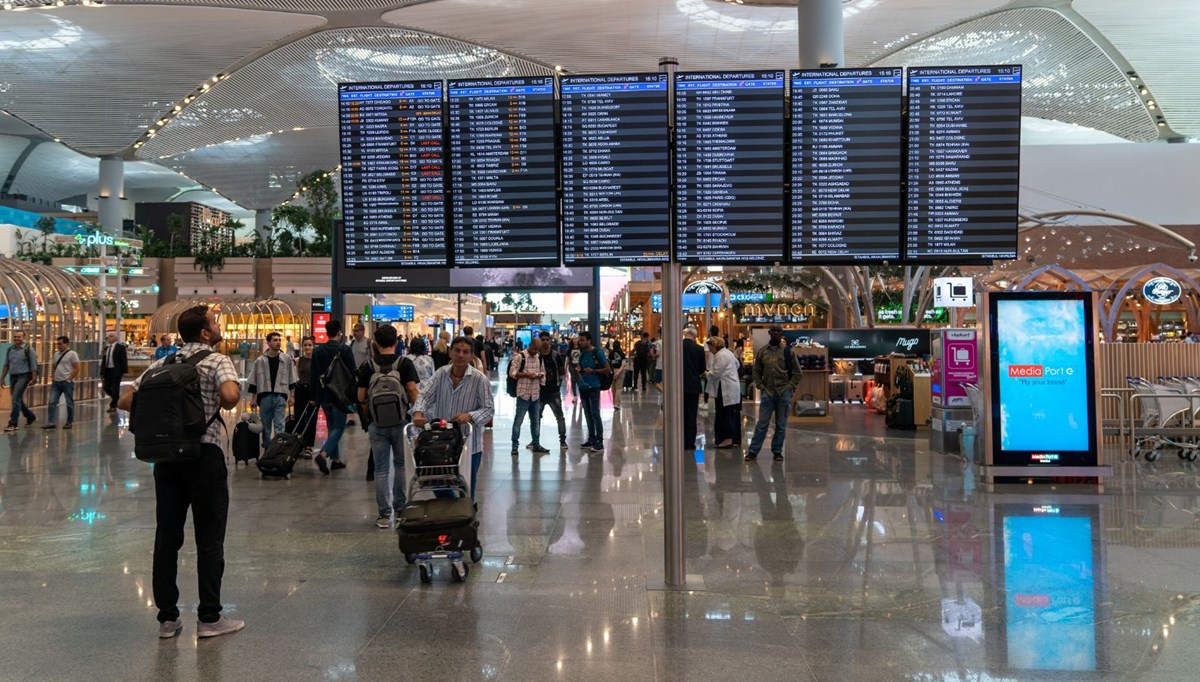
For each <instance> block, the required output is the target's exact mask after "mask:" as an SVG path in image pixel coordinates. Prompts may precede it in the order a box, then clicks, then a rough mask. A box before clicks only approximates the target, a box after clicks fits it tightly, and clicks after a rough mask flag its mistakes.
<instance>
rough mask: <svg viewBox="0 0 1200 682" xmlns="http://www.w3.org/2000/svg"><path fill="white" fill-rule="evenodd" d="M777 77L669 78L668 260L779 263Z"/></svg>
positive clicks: (780, 104)
mask: <svg viewBox="0 0 1200 682" xmlns="http://www.w3.org/2000/svg"><path fill="white" fill-rule="evenodd" d="M783 126H784V72H783V71H768V72H751V73H680V74H677V75H676V77H675V182H676V197H677V201H676V207H675V212H676V213H675V226H676V231H675V254H676V257H677V259H678V260H680V261H681V262H692V263H754V262H759V263H761V262H778V261H782V260H783V251H784V249H783V241H784V222H783V221H784V217H783V204H784V197H783V175H784V148H783V145H782V144H781V141H782V140H783V133H784V131H783Z"/></svg>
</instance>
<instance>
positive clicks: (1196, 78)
mask: <svg viewBox="0 0 1200 682" xmlns="http://www.w3.org/2000/svg"><path fill="white" fill-rule="evenodd" d="M1073 7H1074V8H1075V10H1076V11H1077V12H1079V13H1080V14H1081V15H1082V16H1083V17H1084V18H1085V19H1087V20H1088V21H1090V22H1091V23H1092V24H1093V25H1094V26H1095V27H1096V28H1098V29H1100V32H1101V33H1103V34H1104V37H1105V38H1108V40H1109V42H1111V43H1112V44H1113V45H1114V46H1115V47H1116V48H1117V49H1118V50H1120V51H1121V54H1123V55H1125V58H1126V59H1128V60H1129V63H1130V64H1132V65H1133V67H1134V68H1135V69H1137V72H1138V75H1139V76H1140V77H1141V78H1142V79H1143V80H1144V81H1145V82H1146V84H1147V85H1149V87H1150V89H1151V92H1152V93H1153V94H1154V96H1155V97H1156V98H1157V100H1158V105H1159V106H1160V107H1161V108H1162V111H1163V114H1164V115H1165V116H1166V117H1167V122H1168V123H1169V124H1170V126H1171V128H1172V129H1173V130H1175V131H1177V132H1180V133H1184V134H1187V135H1200V69H1197V65H1200V40H1197V33H1198V32H1200V2H1198V1H1197V0H1154V1H1153V2H1138V3H1130V2H1129V1H1128V0H1075V3H1074V5H1073Z"/></svg>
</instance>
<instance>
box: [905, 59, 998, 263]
mask: <svg viewBox="0 0 1200 682" xmlns="http://www.w3.org/2000/svg"><path fill="white" fill-rule="evenodd" d="M908 111H909V117H908V160H907V164H908V192H907V194H908V197H907V219H906V231H905V232H906V233H905V259H906V260H908V261H911V262H944V263H965V264H969V263H973V262H975V263H977V262H981V261H982V262H990V261H993V260H1012V259H1014V258H1016V257H1017V211H1018V196H1019V192H1020V187H1019V185H1020V156H1021V155H1020V151H1021V67H1020V66H963V67H928V68H925V67H923V68H911V69H909V70H908Z"/></svg>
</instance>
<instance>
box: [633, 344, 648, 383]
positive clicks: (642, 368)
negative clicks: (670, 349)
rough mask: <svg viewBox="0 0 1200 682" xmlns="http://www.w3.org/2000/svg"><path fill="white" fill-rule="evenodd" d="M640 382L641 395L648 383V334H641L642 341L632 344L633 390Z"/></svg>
mask: <svg viewBox="0 0 1200 682" xmlns="http://www.w3.org/2000/svg"><path fill="white" fill-rule="evenodd" d="M639 382H641V387H642V393H645V392H646V385H647V384H649V383H650V334H649V333H648V332H642V339H641V340H640V341H638V342H637V343H635V344H633V389H634V390H635V391H636V390H637V387H638V385H639Z"/></svg>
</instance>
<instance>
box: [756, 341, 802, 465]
mask: <svg viewBox="0 0 1200 682" xmlns="http://www.w3.org/2000/svg"><path fill="white" fill-rule="evenodd" d="M768 333H769V334H770V336H771V342H770V343H769V344H767V345H766V346H763V347H762V348H755V349H754V387H755V388H757V389H758V391H759V393H760V394H761V396H760V397H759V401H758V421H757V422H756V423H755V424H754V437H753V438H752V439H751V440H750V447H749V448H748V449H747V450H746V461H747V462H753V461H754V460H755V459H756V458H757V457H758V452H759V450H762V446H763V441H765V440H766V439H767V427H768V426H769V425H770V423H771V416H772V415H774V417H775V435H774V436H773V437H772V438H771V454H773V455H774V456H775V461H776V462H782V461H783V444H784V441H785V440H786V438H787V422H788V409H789V408H790V407H791V404H792V393H793V392H794V391H795V390H796V388H797V387H798V386H799V385H800V373H801V370H800V361H799V360H798V359H797V358H796V355H795V353H793V352H792V349H791V348H790V347H789V346H788V344H787V343H786V342H785V341H784V340H783V327H781V326H779V325H777V324H776V325H772V326H771V328H770V330H768Z"/></svg>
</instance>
